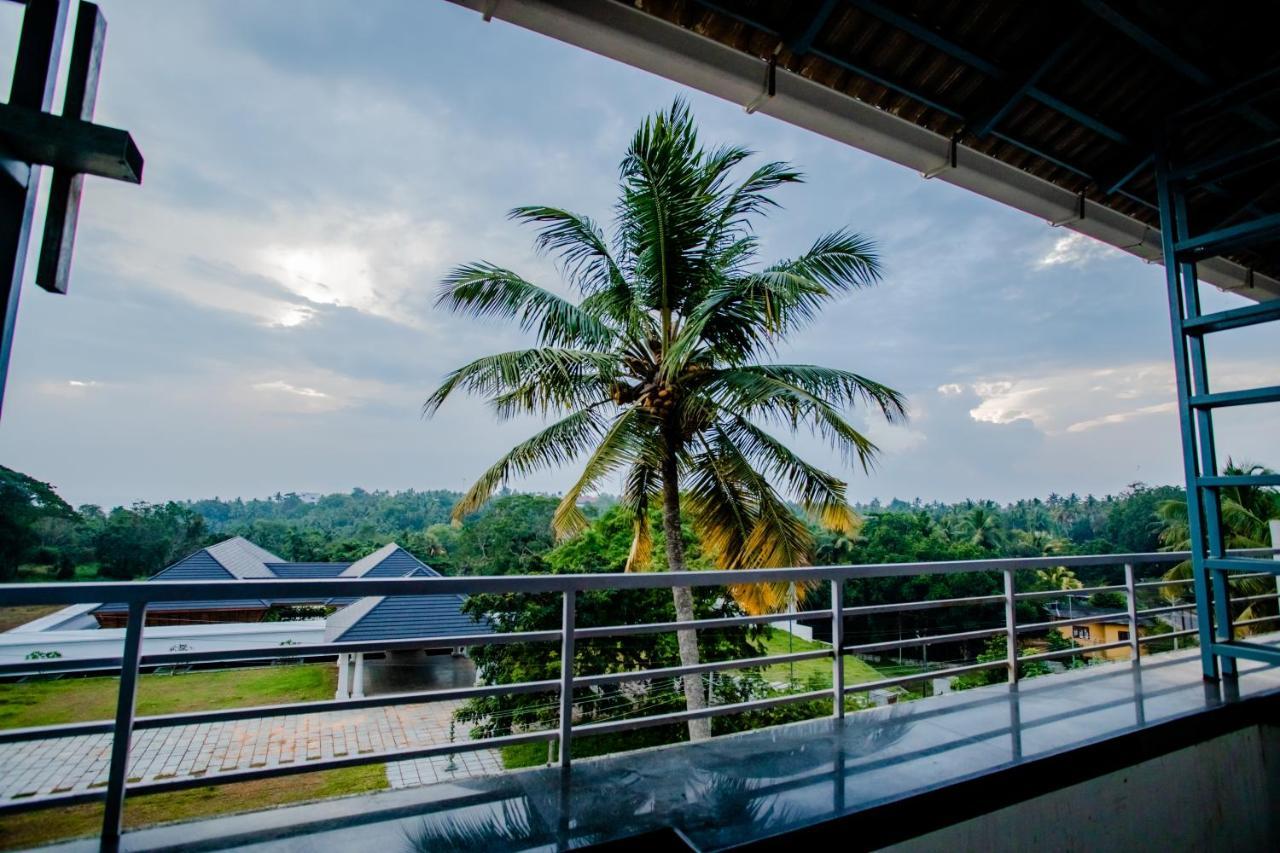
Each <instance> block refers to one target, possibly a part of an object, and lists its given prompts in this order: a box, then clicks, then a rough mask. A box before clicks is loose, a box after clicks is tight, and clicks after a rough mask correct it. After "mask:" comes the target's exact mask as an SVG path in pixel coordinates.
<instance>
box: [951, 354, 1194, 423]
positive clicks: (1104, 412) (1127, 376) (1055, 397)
mask: <svg viewBox="0 0 1280 853" xmlns="http://www.w3.org/2000/svg"><path fill="white" fill-rule="evenodd" d="M1171 373H1172V371H1171V370H1170V367H1169V366H1168V365H1165V364H1159V363H1145V364H1131V365H1126V366H1124V367H1117V368H1106V369H1103V370H1066V371H1061V372H1058V373H1052V374H1048V375H1042V376H1033V377H1021V378H1017V379H1000V380H989V381H982V382H975V383H973V384H972V386H971V390H972V392H973V393H974V394H976V395H977V396H978V398H979V399H980V402H979V403H978V405H977V406H976V407H974V408H973V409H971V410H970V411H969V416H970V417H971V418H973V419H974V420H975V421H978V422H980V423H989V424H1011V423H1014V422H1016V421H1030V422H1031V423H1032V424H1034V425H1035V427H1036V428H1037V429H1039V430H1041V431H1043V432H1046V433H1050V434H1055V433H1062V432H1083V431H1085V430H1090V429H1095V428H1098V427H1104V426H1109V425H1114V424H1121V423H1125V422H1126V421H1130V420H1133V419H1134V418H1138V417H1143V416H1146V415H1153V414H1160V413H1164V412H1168V411H1171V410H1172V409H1173V407H1174V403H1173V402H1172V398H1173V395H1174V388H1173V377H1172V375H1171Z"/></svg>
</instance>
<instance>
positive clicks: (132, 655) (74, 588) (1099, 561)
mask: <svg viewBox="0 0 1280 853" xmlns="http://www.w3.org/2000/svg"><path fill="white" fill-rule="evenodd" d="M1234 553H1237V554H1252V555H1260V554H1274V553H1276V552H1275V551H1274V550H1273V549H1253V550H1249V551H1239V552H1234ZM1187 557H1188V555H1187V554H1186V553H1181V552H1166V553H1149V554H1103V555H1089V556H1075V557H1029V558H1015V559H993V560H967V561H952V562H932V563H892V564H883V565H857V566H823V567H809V568H792V569H753V570H742V571H732V572H723V571H706V572H683V573H636V574H588V575H523V576H510V575H508V576H499V577H465V578H463V577H446V578H440V577H435V578H410V579H402V578H397V579H364V578H360V579H336V580H335V579H324V580H240V581H236V582H235V596H236V597H237V598H239V597H244V598H247V599H248V598H268V599H272V598H309V597H315V598H318V599H328V598H331V597H340V596H390V595H419V596H421V595H441V594H472V593H523V594H538V593H542V594H546V593H558V594H560V595H561V596H562V617H561V625H560V627H559V628H558V629H552V630H541V631H523V632H510V633H477V634H474V635H467V636H443V637H429V636H424V637H415V638H409V639H403V640H390V641H388V640H377V641H358V642H329V643H320V644H306V645H291V646H288V647H287V648H281V647H279V646H274V647H270V648H250V649H239V650H218V651H209V652H190V651H185V652H168V653H162V654H143V652H142V639H143V635H144V630H145V620H146V613H147V607H148V605H149V604H151V603H154V602H173V601H184V602H192V603H199V602H200V601H202V600H221V599H225V598H226V597H227V594H228V586H227V583H226V582H209V581H203V582H196V581H153V582H147V583H76V584H10V585H3V586H0V607H2V606H12V605H30V604H64V605H71V604H85V603H92V602H123V603H125V604H127V605H128V612H129V615H128V622H127V624H126V628H125V634H124V643H123V649H122V653H121V655H120V656H119V657H108V658H94V659H80V660H57V659H53V660H50V659H42V660H35V661H25V662H22V663H0V677H5V676H9V677H12V676H21V675H36V674H48V673H66V672H74V671H79V672H102V671H119V673H120V683H119V692H118V698H117V705H116V714H115V719H114V720H113V721H105V720H104V721H94V722H85V723H71V724H65V725H55V726H40V727H34V728H23V729H9V730H0V744H4V743H14V742H18V741H26V740H31V739H35V738H54V737H71V736H76V735H87V734H101V733H105V732H112V733H113V738H112V749H111V758H110V764H109V769H108V775H107V784H106V786H105V788H97V789H93V790H86V791H73V792H67V793H60V794H50V795H47V796H43V797H31V798H22V799H15V800H10V801H8V802H3V803H0V814H5V813H11V812H18V811H27V810H32V809H37V808H45V807H49V806H55V805H72V804H77V803H84V802H93V801H99V800H102V801H104V802H105V809H104V816H103V831H102V846H103V848H104V849H114V848H115V847H116V846H117V845H118V843H119V838H120V832H121V817H122V814H123V808H124V801H125V796H126V794H131V795H136V794H150V793H159V792H163V791H175V790H180V789H185V788H193V787H200V786H204V785H211V784H218V785H223V784H228V783H233V782H241V781H248V780H251V779H261V778H266V777H273V776H283V775H291V774H295V773H306V772H313V771H317V770H330V769H337V768H342V767H352V766H356V765H364V764H373V763H380V762H384V761H400V760H406V759H413V758H427V757H434V756H445V755H452V754H456V753H462V752H468V751H473V750H487V749H495V748H500V747H504V746H511V745H516V744H525V743H532V742H551V741H558V742H559V762H560V764H561V766H563V767H566V768H567V767H568V766H569V764H570V760H571V758H570V752H571V750H570V745H571V743H572V740H573V738H574V737H575V736H583V735H598V734H606V733H611V732H618V731H628V730H633V729H639V728H643V727H648V726H661V725H670V724H674V723H681V722H686V721H689V720H693V719H699V718H709V717H716V716H722V715H729V714H737V713H741V712H743V711H749V710H759V709H765V708H771V707H778V706H783V705H789V704H794V703H801V702H813V701H819V700H828V701H830V702H831V704H832V711H831V713H832V715H833V716H835V717H843V716H844V713H845V698H846V697H847V696H849V695H850V694H854V693H866V692H869V691H873V690H881V689H885V688H890V687H897V686H901V685H905V684H911V683H918V682H921V681H925V680H930V679H936V678H954V677H956V676H961V675H967V674H971V673H977V672H983V671H987V670H992V669H1004V670H1005V671H1006V672H1007V677H1008V680H1009V681H1010V682H1016V681H1017V680H1018V677H1019V673H1018V667H1019V664H1025V663H1027V662H1030V661H1042V660H1052V659H1056V658H1062V657H1073V656H1082V655H1089V654H1092V653H1097V652H1103V651H1106V650H1109V649H1115V648H1121V647H1127V648H1128V649H1129V650H1130V654H1131V656H1132V657H1133V658H1135V659H1136V658H1137V657H1138V656H1139V655H1140V654H1141V649H1142V646H1143V644H1145V643H1150V642H1154V641H1158V640H1168V639H1173V638H1177V637H1183V636H1190V635H1192V634H1195V633H1196V631H1195V629H1191V630H1182V631H1173V632H1166V633H1162V634H1151V635H1148V636H1141V634H1140V631H1139V627H1140V624H1141V621H1142V620H1144V619H1149V618H1152V617H1155V616H1158V615H1161V614H1168V613H1173V612H1178V611H1184V610H1192V609H1194V608H1195V604H1194V603H1183V604H1172V605H1166V606H1160V607H1151V608H1145V609H1138V590H1140V589H1143V588H1149V587H1172V586H1178V585H1182V584H1189V583H1191V580H1190V579H1188V580H1150V581H1138V580H1137V579H1136V576H1135V567H1136V566H1151V565H1158V564H1169V563H1174V562H1179V561H1182V560H1185V559H1187ZM1116 565H1123V566H1124V583H1123V584H1118V585H1108V586H1098V587H1088V588H1082V589H1074V590H1036V591H1024V592H1019V591H1018V589H1017V582H1016V573H1017V572H1019V571H1025V570H1035V569H1045V568H1053V567H1058V566H1065V567H1068V568H1084V567H1091V566H1116ZM1255 565H1256V563H1255ZM1277 571H1278V572H1280V563H1278V564H1277ZM972 572H980V573H988V574H994V575H997V576H999V575H1002V576H1003V591H1002V592H1001V593H996V594H988V595H980V596H970V597H964V598H950V599H937V600H926V601H913V602H903V603H899V604H875V605H863V606H853V607H846V606H844V583H845V582H846V581H851V580H859V579H867V578H886V577H904V576H915V575H933V574H962V573H972ZM1258 576H1270V573H1257V572H1256V571H1255V572H1253V573H1250V574H1241V575H1238V576H1237V578H1235V579H1243V578H1248V577H1258ZM792 582H805V583H810V584H817V583H824V582H825V583H828V584H829V585H830V594H831V606H830V608H828V609H823V610H813V611H803V612H802V613H801V614H797V615H798V616H800V617H802V618H804V619H806V620H813V619H830V620H831V634H832V644H831V647H830V648H823V649H817V650H808V651H801V652H794V653H790V654H781V655H769V656H763V657H751V658H739V659H733V660H725V661H710V662H705V663H700V664H697V665H694V666H674V667H661V668H651V669H644V670H636V671H629V672H611V673H601V674H596V675H576V674H575V673H574V657H575V655H574V649H575V643H576V642H577V641H579V640H591V639H596V638H603V637H618V636H627V635H639V634H656V633H667V632H674V631H676V630H678V629H679V630H689V629H693V630H710V629H716V628H728V627H737V626H745V625H758V624H762V623H766V622H776V621H777V620H778V619H779V618H780V614H768V615H763V616H734V617H722V618H711V619H700V620H695V621H692V622H655V623H641V624H624V625H611V626H604V627H589V628H580V627H577V594H578V593H579V592H584V591H590V590H639V589H664V588H675V587H715V586H736V585H742V584H755V583H792ZM1098 592H1109V593H1121V594H1123V595H1124V597H1125V599H1126V605H1127V606H1126V609H1125V610H1124V611H1117V612H1116V613H1114V614H1107V616H1109V617H1111V618H1116V619H1123V620H1124V623H1125V624H1126V625H1127V627H1128V631H1129V635H1128V638H1127V639H1124V640H1121V641H1118V642H1109V643H1097V644H1091V645H1085V646H1079V647H1073V648H1070V649H1063V650H1054V651H1048V652H1042V653H1037V654H1032V655H1026V656H1022V655H1020V654H1019V636H1025V635H1027V634H1029V633H1042V632H1047V631H1054V630H1057V629H1058V628H1061V627H1066V626H1071V625H1076V624H1084V623H1086V622H1097V621H1098V620H1099V619H1100V618H1104V617H1103V616H1098V615H1094V616H1081V617H1071V618H1065V619H1054V620H1050V621H1043V622H1034V623H1028V624H1023V625H1019V624H1018V620H1017V608H1018V604H1019V603H1020V602H1028V601H1036V600H1040V599H1046V598H1054V597H1057V598H1061V597H1064V596H1068V595H1082V594H1093V593H1098ZM1267 599H1273V600H1280V595H1278V594H1277V593H1268V594H1263V595H1251V596H1245V597H1241V598H1240V599H1238V600H1239V601H1249V602H1254V601H1261V600H1267ZM995 604H1001V605H1003V611H1004V619H1003V624H1000V625H997V626H994V627H987V628H980V629H976V630H967V631H960V632H953V633H943V634H931V635H924V636H915V637H908V638H903V639H898V640H886V641H876V642H866V643H858V644H854V645H847V644H846V633H845V629H846V624H845V623H846V620H849V619H856V618H859V617H870V616H875V615H883V614H894V613H904V612H914V611H920V610H928V609H934V608H944V607H981V606H986V605H995ZM1274 621H1280V617H1278V616H1269V617H1261V618H1255V619H1249V620H1244V621H1238V622H1236V623H1235V624H1236V625H1237V626H1239V625H1247V624H1255V623H1256V624H1261V623H1264V622H1274ZM1002 635H1003V636H1004V637H1005V638H1006V643H1005V648H1006V654H1005V656H1004V657H1003V658H1001V659H998V660H991V661H978V662H974V663H962V664H960V665H958V666H949V667H946V668H944V669H936V670H927V671H924V672H917V673H912V674H908V675H901V676H894V677H887V678H882V679H876V680H873V681H865V682H860V683H856V684H849V685H846V684H845V683H844V680H845V679H844V656H845V655H848V654H865V653H869V652H883V651H900V650H902V649H907V648H917V647H920V648H923V647H925V646H929V645H935V644H939V643H963V642H967V641H970V640H978V639H989V638H991V637H998V636H1002ZM504 643H559V645H560V674H559V677H558V678H556V679H547V680H538V681H530V682H520V683H515V684H497V685H486V686H478V687H467V688H458V689H449V690H431V691H417V692H406V693H396V694H385V695H378V696H363V697H358V698H350V699H347V698H343V699H335V700H333V701H316V702H301V703H292V704H283V705H267V706H258V707H251V708H234V709H225V710H216V711H196V712H189V713H180V714H166V715H159V716H147V717H136V716H135V713H134V710H135V704H136V696H137V686H138V678H139V673H140V672H141V671H142V670H143V669H145V668H151V667H157V666H166V665H174V664H196V663H199V664H211V663H232V662H237V661H261V660H264V659H279V658H282V657H287V658H296V659H302V658H308V657H316V656H322V655H324V656H328V655H336V654H343V653H350V652H384V651H394V650H397V649H422V648H432V647H460V646H467V647H470V646H482V645H495V644H504ZM824 658H829V659H831V661H832V686H831V687H830V688H829V689H821V690H808V691H804V692H799V693H788V694H784V695H773V696H767V697H764V698H757V699H750V700H747V701H740V702H734V703H731V704H724V705H710V706H708V707H706V708H701V709H696V710H684V711H677V712H672V713H664V714H654V715H649V716H642V717H633V718H626V719H618V720H605V721H600V722H587V723H580V724H578V725H575V724H574V722H573V713H574V690H575V689H582V688H592V687H600V686H604V685H615V684H621V683H626V682H643V681H654V680H656V679H666V678H683V677H685V676H692V675H702V674H709V673H715V672H721V671H726V670H743V669H753V668H757V667H765V666H772V665H775V664H779V663H788V662H799V661H809V660H818V659H824ZM521 693H558V695H559V701H558V725H557V726H556V727H555V728H554V729H546V730H538V731H520V732H515V733H513V734H508V735H503V736H499V737H491V738H482V739H477V740H471V741H465V742H461V743H448V744H437V745H430V746H424V747H419V748H413V749H401V750H390V751H383V752H376V753H375V752H367V753H362V754H358V755H347V756H335V757H331V758H326V759H321V760H315V761H305V762H299V763H295V764H277V765H275V766H265V767H251V768H249V769H245V770H235V771H230V772H219V773H216V774H214V773H211V774H206V775H203V776H198V777H187V778H169V779H163V780H159V779H157V780H152V781H143V782H135V783H132V784H126V783H127V771H128V758H129V750H130V746H131V742H132V737H133V732H134V731H136V730H147V729H156V728H166V727H171V726H178V725H191V724H199V723H222V722H230V721H236V720H245V719H261V718H268V717H277V716H284V715H293V714H306V713H318V712H325V711H338V710H351V709H363V708H377V707H385V706H391V705H399V704H404V703H409V702H435V701H444V700H465V699H476V698H483V697H490V696H496V695H512V694H521Z"/></svg>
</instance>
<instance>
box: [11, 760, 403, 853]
mask: <svg viewBox="0 0 1280 853" xmlns="http://www.w3.org/2000/svg"><path fill="white" fill-rule="evenodd" d="M386 787H387V773H386V767H385V765H383V764H370V765H366V766H363V767H344V768H342V769H339V770H324V771H320V772H318V773H302V774H299V775H296V776H284V777H280V778H276V779H258V780H255V781H252V782H238V783H236V784H234V785H210V786H208V787H204V788H194V789H192V790H189V791H173V792H170V793H167V794H150V795H148V796H141V797H130V798H129V799H128V800H126V801H125V807H124V824H125V828H126V829H140V828H142V827H144V826H153V825H155V824H159V823H170V822H173V821H182V820H193V819H195V818H202V817H212V816H214V815H226V814H235V813H238V812H249V811H259V810H262V809H267V808H273V807H275V806H284V805H292V804H296V803H303V802H308V801H310V800H324V799H328V798H330V797H342V796H347V795H350V794H364V793H369V792H371V791H378V790H381V789H383V788H386ZM101 827H102V806H101V805H99V804H97V803H90V804H85V805H79V806H65V807H60V808H56V809H41V810H38V811H32V812H24V813H23V814H18V815H12V816H6V817H0V850H18V849H26V848H28V847H34V846H36V845H40V844H49V843H51V842H54V841H60V840H63V839H69V838H79V837H83V836H86V835H94V834H96V833H98V832H99V831H100V829H101Z"/></svg>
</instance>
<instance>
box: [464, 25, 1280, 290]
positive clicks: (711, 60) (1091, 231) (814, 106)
mask: <svg viewBox="0 0 1280 853" xmlns="http://www.w3.org/2000/svg"><path fill="white" fill-rule="evenodd" d="M452 2H455V3H457V4H458V5H461V6H465V7H467V8H470V9H472V10H474V11H476V12H477V13H480V14H483V13H484V12H485V11H486V10H488V9H489V8H490V6H489V4H488V0H452ZM494 17H495V18H496V19H500V20H504V21H508V22H510V23H512V24H515V25H516V26H521V27H524V28H526V29H529V30H532V31H534V32H539V33H542V34H544V35H546V36H549V37H551V38H555V39H558V40H560V41H562V42H566V43H568V44H571V45H576V46H577V47H580V48H583V49H585V50H589V51H592V52H594V53H597V54H599V55H602V56H606V57H609V58H611V59H614V60H617V61H619V62H623V63H626V64H628V65H631V66H633V67H636V68H640V69H642V70H644V71H647V72H650V73H653V74H657V75H659V76H662V77H665V78H667V79H670V80H674V81H676V82H679V83H682V84H684V85H687V86H691V87H693V88H695V89H698V90H700V91H703V92H706V93H708V94H710V95H712V96H715V97H719V98H723V99H725V100H727V101H729V102H730V103H735V104H741V103H745V102H746V101H748V100H750V99H751V98H753V97H755V96H756V95H757V94H758V93H759V76H760V59H759V57H756V56H752V55H750V54H749V53H746V52H744V51H742V50H740V49H738V48H735V47H732V46H730V45H727V44H723V43H721V42H718V41H716V40H714V39H712V38H710V37H708V36H705V35H702V34H699V33H697V32H694V31H693V30H691V29H688V28H686V27H682V26H680V25H679V24H677V23H674V22H671V21H667V20H664V19H663V18H661V17H659V16H657V15H655V14H653V13H651V12H648V11H645V10H643V9H638V8H636V7H635V6H633V5H631V4H630V3H622V2H587V0H580V2H572V3H569V2H563V0H503V2H501V3H500V4H498V6H497V9H496V11H495V12H494ZM772 35H774V36H775V37H777V38H779V40H782V39H783V38H784V37H783V36H780V35H779V34H778V33H776V32H774V33H772ZM777 87H778V88H777V95H776V96H775V97H773V98H770V99H769V100H768V101H767V102H766V103H765V104H763V105H762V106H761V107H760V112H761V113H763V114H766V115H769V116H772V117H773V118H776V119H778V120H780V121H785V122H788V123H790V124H792V125H795V126H797V127H801V128H804V129H806V130H809V131H812V132H814V133H817V134H819V135H821V136H825V137H827V138H829V139H833V140H836V141H838V142H842V143H844V144H847V145H850V146H852V147H854V148H858V149H861V150H863V151H866V152H869V153H871V154H873V155H876V156H879V157H883V158H885V159H887V160H889V161H891V162H894V163H897V164H900V165H902V166H904V167H906V168H909V169H911V170H913V171H916V172H925V171H927V170H929V169H930V168H932V167H934V166H936V165H937V163H938V162H939V160H940V159H941V158H942V157H944V156H946V152H947V151H948V149H949V144H950V139H949V138H948V137H946V136H944V135H941V134H939V133H936V132H934V131H932V130H929V129H927V128H924V127H921V126H919V125H917V124H915V123H914V122H912V121H910V120H908V119H905V118H901V117H899V116H896V115H893V114H892V113H890V112H887V111H885V110H883V109H880V108H878V107H876V106H873V105H872V104H869V103H866V102H865V101H861V100H859V99H857V98H855V97H853V96H851V95H849V94H847V93H845V92H843V91H839V90H837V89H834V88H832V87H831V86H828V85H825V84H823V83H820V82H817V81H815V80H812V79H809V78H808V77H805V76H803V75H800V74H797V73H794V72H791V71H788V70H787V69H785V68H779V69H778V77H777ZM1012 144H1017V143H1016V141H1014V142H1013V143H1012ZM1024 150H1025V149H1024ZM936 180H939V181H942V182H944V183H947V184H951V185H953V186H956V187H959V188H962V189H966V190H969V191H970V192H974V193H977V194H979V195H982V196H984V197H987V198H990V199H993V200H995V201H997V202H1000V203H1002V204H1005V205H1008V206H1010V207H1012V208H1014V209H1016V210H1020V211H1023V212H1025V213H1027V214H1029V215H1031V216H1034V217H1036V218H1038V219H1041V220H1046V221H1054V220H1056V219H1059V218H1061V217H1062V216H1063V215H1064V213H1070V212H1073V211H1075V210H1076V209H1077V208H1078V205H1079V196H1078V195H1077V194H1076V193H1074V192H1071V191H1070V190H1068V189H1066V188H1064V187H1062V186H1059V185H1057V184H1054V183H1052V182H1050V181H1048V180H1046V179H1044V178H1041V177H1038V176H1036V175H1032V174H1031V173H1029V172H1026V171H1024V170H1022V169H1020V168H1018V167H1016V166H1014V165H1012V164H1010V163H1007V162H1004V161H1002V160H999V159H997V158H995V157H993V156H990V155H988V154H984V153H982V152H980V151H976V150H973V149H971V148H966V149H965V150H963V151H962V152H961V153H960V157H959V161H958V162H957V164H956V168H954V169H946V170H944V171H943V172H941V173H940V174H939V175H938V176H937V178H936ZM1086 208H1087V216H1086V218H1085V219H1083V220H1079V221H1073V222H1071V223H1069V224H1068V225H1067V226H1066V227H1067V228H1069V229H1070V230H1073V231H1077V232H1079V233H1082V234H1086V235H1088V236H1090V237H1093V238H1095V239H1097V240H1101V241H1103V242H1104V243H1108V244H1110V245H1112V246H1115V247H1117V248H1119V249H1121V250H1122V251H1125V252H1127V253H1128V254H1131V255H1134V256H1136V257H1139V258H1142V259H1143V260H1146V261H1153V262H1158V261H1159V260H1160V235H1159V231H1158V230H1157V229H1156V228H1153V227H1152V226H1150V225H1148V224H1147V223H1145V222H1143V221H1141V220H1138V219H1136V218H1134V217H1133V216H1130V215H1127V214H1124V213H1121V212H1119V211H1117V210H1114V209H1112V208H1110V207H1107V206H1105V205H1101V204H1094V203H1092V202H1088V201H1086ZM1197 271H1198V273H1199V275H1200V279H1201V280H1202V281H1204V282H1206V283H1209V284H1212V285H1216V286H1218V287H1220V288H1223V289H1226V290H1230V291H1232V292H1235V293H1239V294H1241V295H1242V296H1245V297H1246V298H1249V299H1253V300H1263V299H1268V298H1275V297H1277V296H1280V281H1277V280H1276V279H1274V278H1272V277H1270V276H1268V275H1265V274H1256V275H1253V276H1250V275H1249V271H1248V270H1246V269H1245V268H1244V267H1243V266H1241V265H1240V264H1238V263H1235V262H1233V261H1230V260H1228V259H1225V258H1210V259H1207V260H1205V261H1204V262H1202V263H1199V264H1198V265H1197Z"/></svg>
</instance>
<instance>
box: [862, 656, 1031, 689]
mask: <svg viewBox="0 0 1280 853" xmlns="http://www.w3.org/2000/svg"><path fill="white" fill-rule="evenodd" d="M1008 665H1009V664H1008V663H1006V662H1005V661H1003V660H993V661H984V662H982V663H971V664H965V665H964V666H953V667H949V668H947V669H935V670H932V671H929V672H917V673H913V674H911V675H896V676H894V677H893V678H880V679H876V680H875V681H860V682H858V683H857V684H846V685H845V686H844V692H845V695H846V696H847V695H848V694H850V693H866V692H868V691H871V690H883V689H884V688H886V687H897V686H898V685H900V684H913V683H915V682H917V681H928V680H929V679H931V678H951V677H952V676H956V675H965V674H966V673H970V672H981V671H982V670H984V669H1004V668H1005V667H1007V666H1008Z"/></svg>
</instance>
